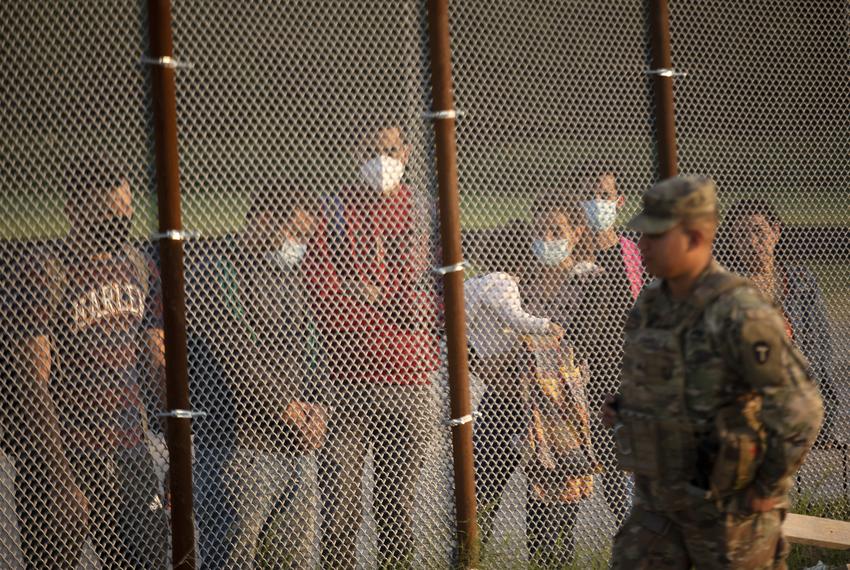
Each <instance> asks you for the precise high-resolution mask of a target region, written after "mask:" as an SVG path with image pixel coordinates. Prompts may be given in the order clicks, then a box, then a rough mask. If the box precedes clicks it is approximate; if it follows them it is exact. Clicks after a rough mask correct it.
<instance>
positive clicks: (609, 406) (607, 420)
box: [599, 394, 619, 428]
mask: <svg viewBox="0 0 850 570" xmlns="http://www.w3.org/2000/svg"><path fill="white" fill-rule="evenodd" d="M599 417H600V418H601V419H602V425H604V426H605V427H607V428H613V427H614V426H615V425H617V422H618V421H619V419H618V417H617V396H613V395H611V394H608V395H607V396H605V402H604V403H603V404H602V408H601V410H600V411H599Z"/></svg>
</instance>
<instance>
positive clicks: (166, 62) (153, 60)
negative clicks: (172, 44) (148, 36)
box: [142, 55, 195, 69]
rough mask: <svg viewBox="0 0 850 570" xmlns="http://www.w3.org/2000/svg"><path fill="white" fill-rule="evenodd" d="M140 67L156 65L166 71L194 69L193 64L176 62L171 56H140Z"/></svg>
mask: <svg viewBox="0 0 850 570" xmlns="http://www.w3.org/2000/svg"><path fill="white" fill-rule="evenodd" d="M142 65H158V66H160V67H164V68H166V69H177V68H180V67H182V68H183V69H192V68H193V67H195V64H193V63H188V62H182V61H177V60H176V59H174V58H173V57H171V56H167V55H165V56H162V57H148V56H146V55H143V56H142Z"/></svg>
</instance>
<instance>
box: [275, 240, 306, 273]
mask: <svg viewBox="0 0 850 570" xmlns="http://www.w3.org/2000/svg"><path fill="white" fill-rule="evenodd" d="M306 253H307V246H306V245H304V244H303V243H298V242H297V241H295V240H293V239H287V240H286V241H285V242H283V245H281V246H280V248H278V249H277V250H276V251H273V252H271V254H269V255H270V258H271V259H272V260H273V261H275V262H276V263H277V264H278V265H280V266H281V267H283V268H284V269H286V268H289V267H293V266H295V265H298V263H300V262H301V260H302V259H304V254H306Z"/></svg>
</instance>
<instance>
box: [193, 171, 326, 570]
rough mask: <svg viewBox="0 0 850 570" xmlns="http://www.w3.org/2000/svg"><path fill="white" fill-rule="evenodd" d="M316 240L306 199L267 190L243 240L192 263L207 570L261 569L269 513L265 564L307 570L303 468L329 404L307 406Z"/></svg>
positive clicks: (278, 188) (196, 256) (200, 505)
mask: <svg viewBox="0 0 850 570" xmlns="http://www.w3.org/2000/svg"><path fill="white" fill-rule="evenodd" d="M312 231H313V216H312V213H311V208H310V207H309V204H308V200H307V199H306V196H305V194H304V192H302V191H299V190H297V189H294V188H291V187H289V186H282V185H276V184H273V183H267V184H266V186H265V187H264V188H262V189H261V190H258V191H256V192H254V195H253V197H252V205H251V207H250V209H249V211H248V214H247V216H246V220H245V225H244V227H243V229H242V230H241V231H240V232H239V234H237V235H236V236H232V237H229V238H225V239H224V240H223V242H221V244H220V246H219V247H218V248H217V251H206V252H204V251H199V250H191V249H190V250H189V255H188V256H187V259H188V260H189V262H188V263H187V297H188V298H189V299H190V301H191V302H190V303H189V307H188V308H189V311H188V324H189V326H188V353H189V369H190V377H191V378H192V384H191V395H192V403H193V408H196V409H198V410H201V411H204V412H205V413H206V416H205V418H204V420H202V421H200V422H198V427H197V429H196V436H195V443H196V461H195V481H196V496H197V520H198V528H199V543H200V555H201V560H202V563H203V565H204V568H211V569H216V568H252V567H254V566H255V565H257V564H259V562H258V560H257V554H258V552H259V551H260V544H261V542H262V541H263V539H264V536H263V532H262V530H263V528H264V526H267V525H268V524H269V523H270V520H271V518H272V517H275V516H280V517H281V519H280V520H282V521H283V525H284V530H283V531H282V532H279V533H278V534H280V535H281V536H278V537H277V540H275V541H271V542H270V543H268V544H270V547H269V548H266V549H264V555H265V558H264V559H263V560H264V563H267V564H270V565H271V566H273V567H275V568H302V567H307V566H308V563H307V562H306V560H305V559H304V557H305V556H308V549H309V547H308V545H307V543H306V540H307V537H308V536H309V530H310V529H309V523H308V519H309V517H308V516H307V511H308V509H309V505H308V504H307V499H308V498H307V497H306V496H305V493H303V492H301V491H302V490H303V485H302V484H301V481H300V477H299V473H300V461H301V459H303V458H309V453H310V452H312V451H313V450H315V449H316V448H318V447H319V446H320V445H321V443H322V441H323V439H324V428H325V411H324V407H323V406H321V405H320V404H317V403H314V401H313V400H314V399H315V390H314V389H313V381H312V380H313V378H314V377H315V375H316V374H317V371H316V370H315V369H314V366H313V364H312V362H311V358H310V356H311V352H310V348H309V346H308V345H309V338H308V334H309V321H308V316H307V305H306V301H305V298H304V295H303V278H302V275H301V267H300V263H301V260H302V258H303V256H304V253H305V252H306V244H307V243H308V241H309V239H310V236H311V234H312ZM200 247H203V246H200ZM207 247H209V245H207ZM210 320H214V322H215V326H210V325H209V321H210Z"/></svg>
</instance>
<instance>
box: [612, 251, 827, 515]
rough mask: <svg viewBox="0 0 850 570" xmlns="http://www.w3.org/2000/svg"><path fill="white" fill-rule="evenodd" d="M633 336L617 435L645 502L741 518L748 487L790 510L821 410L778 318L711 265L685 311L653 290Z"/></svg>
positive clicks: (633, 319) (632, 326) (642, 301)
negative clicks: (700, 506) (715, 509)
mask: <svg viewBox="0 0 850 570" xmlns="http://www.w3.org/2000/svg"><path fill="white" fill-rule="evenodd" d="M625 334H626V346H625V356H624V359H623V384H622V387H621V390H620V408H619V417H620V420H621V423H620V424H619V425H618V426H617V427H616V428H615V433H616V439H617V446H618V449H617V457H618V460H619V462H620V467H621V468H624V469H628V470H631V471H633V472H634V473H635V476H636V497H635V501H636V504H638V505H641V506H642V507H644V508H647V509H651V510H681V509H688V508H691V507H692V506H693V505H694V504H696V503H695V501H696V502H699V501H704V500H706V499H710V500H714V501H717V503H718V505H719V506H720V507H721V509H722V510H726V511H731V510H738V509H739V508H740V507H742V506H743V504H744V503H743V501H741V500H740V499H741V498H742V497H743V494H744V492H745V491H746V490H747V489H748V488H749V487H754V489H755V491H756V493H757V494H758V495H759V496H761V497H772V498H778V499H780V505H783V504H787V493H788V491H789V489H790V488H791V486H792V484H793V481H792V477H793V474H794V472H795V471H796V469H797V468H798V467H799V465H800V464H801V463H802V461H803V459H804V458H805V455H806V453H807V452H808V450H809V448H810V447H811V444H812V442H813V441H814V439H815V437H816V435H817V432H818V430H819V428H820V424H821V419H822V416H823V408H822V402H821V399H820V396H819V394H818V392H817V389H816V388H815V386H814V384H813V383H812V382H811V380H810V378H809V376H808V374H807V364H806V362H805V359H804V358H803V356H802V355H800V353H799V352H798V351H797V350H796V349H795V348H794V347H793V345H792V344H791V342H790V339H789V338H788V336H787V333H786V329H785V325H784V321H783V319H782V316H781V315H780V313H779V312H778V311H777V310H776V309H775V308H774V307H773V306H771V305H770V304H769V303H768V302H767V301H765V300H764V298H763V297H761V295H760V294H759V293H758V292H757V291H756V290H755V289H753V288H752V287H751V286H749V285H748V282H746V281H745V280H743V279H742V278H740V277H737V276H734V275H733V274H731V273H729V272H727V271H725V270H724V269H723V268H721V267H720V266H719V265H718V264H716V263H712V265H711V266H710V267H709V268H708V269H707V270H706V271H705V272H704V273H703V275H702V276H700V278H699V280H698V282H697V284H696V286H695V288H694V291H693V293H692V294H691V295H690V297H689V298H688V299H686V300H684V301H676V300H674V299H672V298H671V296H670V295H669V293H668V291H667V288H666V286H665V284H664V282H663V281H656V282H654V283H652V284H651V285H649V286H648V287H647V288H646V289H645V290H644V292H643V293H642V294H641V295H640V297H639V299H638V301H637V302H636V304H635V306H634V308H633V309H632V311H631V313H630V315H629V318H628V321H627V324H626V330H625Z"/></svg>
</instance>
